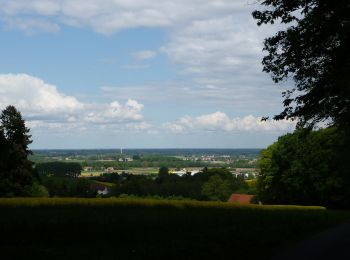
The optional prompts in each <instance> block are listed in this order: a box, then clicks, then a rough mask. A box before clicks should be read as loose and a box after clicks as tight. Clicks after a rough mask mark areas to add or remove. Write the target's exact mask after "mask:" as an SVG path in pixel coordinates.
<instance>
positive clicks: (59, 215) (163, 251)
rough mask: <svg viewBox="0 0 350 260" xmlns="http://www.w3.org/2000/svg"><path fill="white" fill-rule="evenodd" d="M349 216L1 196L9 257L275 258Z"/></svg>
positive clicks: (3, 246)
mask: <svg viewBox="0 0 350 260" xmlns="http://www.w3.org/2000/svg"><path fill="white" fill-rule="evenodd" d="M349 218H350V213H348V212H341V211H329V210H326V209H324V208H322V207H298V206H258V205H255V206H238V205H232V204H228V203H218V202H195V201H159V200H141V199H138V200H131V199H114V198H111V199H74V198H71V199H61V198H52V199H21V198H18V199H0V233H1V236H0V237H1V238H0V240H1V241H0V250H1V252H2V256H4V257H5V258H4V259H24V258H28V257H30V258H35V257H36V258H37V259H125V258H138V259H145V258H147V259H149V258H153V259H155V258H177V259H199V258H212V259H238V258H244V259H256V258H258V259H268V258H269V257H270V256H271V255H273V254H275V253H277V252H278V251H279V250H282V249H283V248H284V247H286V246H288V245H291V244H293V243H294V242H296V241H298V240H300V239H302V238H304V237H307V236H308V235H310V234H313V233H316V232H318V231H320V230H323V229H326V228H328V227H331V226H334V225H336V224H338V223H341V222H343V221H345V220H347V219H349Z"/></svg>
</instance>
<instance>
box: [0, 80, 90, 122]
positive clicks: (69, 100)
mask: <svg viewBox="0 0 350 260" xmlns="http://www.w3.org/2000/svg"><path fill="white" fill-rule="evenodd" d="M10 104H13V105H16V106H18V108H19V109H20V110H23V111H24V112H25V113H26V114H27V115H30V116H36V115H39V114H40V115H47V114H57V113H62V112H65V113H76V112H77V111H79V110H81V109H83V108H84V104H83V103H81V102H79V101H78V100H77V99H76V98H75V97H72V96H66V95H64V94H61V93H59V92H58V91H57V88H56V87H55V86H53V85H50V84H47V83H45V82H44V81H43V80H41V79H39V78H36V77H33V76H30V75H27V74H0V108H4V107H5V106H7V105H10Z"/></svg>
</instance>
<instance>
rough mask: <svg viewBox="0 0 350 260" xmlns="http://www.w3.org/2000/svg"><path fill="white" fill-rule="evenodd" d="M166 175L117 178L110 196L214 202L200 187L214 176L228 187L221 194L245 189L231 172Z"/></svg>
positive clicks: (214, 169)
mask: <svg viewBox="0 0 350 260" xmlns="http://www.w3.org/2000/svg"><path fill="white" fill-rule="evenodd" d="M165 172H166V171H164V172H163V171H162V172H160V174H159V175H158V177H157V178H153V177H150V176H147V175H131V174H124V175H119V176H120V178H119V179H118V180H116V181H114V183H115V186H114V187H113V188H112V191H111V195H112V196H120V195H121V194H129V195H135V196H142V197H145V196H155V195H157V196H161V197H171V196H181V197H184V198H191V199H196V200H210V199H214V200H216V199H217V198H216V197H215V198H214V197H212V196H208V195H209V193H203V192H202V191H203V188H202V187H203V185H204V184H205V183H206V182H208V181H209V179H210V178H211V177H213V176H219V178H220V179H222V180H223V181H224V183H226V184H227V186H228V187H229V188H228V189H227V190H226V191H225V192H224V194H227V193H228V192H230V193H232V192H233V191H235V190H238V189H243V188H246V187H247V185H246V184H245V182H244V181H243V180H241V179H237V178H236V177H234V176H233V175H232V174H231V173H230V171H228V170H227V169H224V168H212V169H204V170H203V171H202V172H200V173H197V174H195V175H193V176H191V174H185V175H184V176H182V177H180V176H178V175H175V174H164V173H165ZM226 184H225V185H226ZM225 185H224V186H225ZM225 187H226V186H225ZM226 197H227V198H228V196H226V195H225V196H222V195H221V196H220V198H219V199H220V200H226V199H227V198H226Z"/></svg>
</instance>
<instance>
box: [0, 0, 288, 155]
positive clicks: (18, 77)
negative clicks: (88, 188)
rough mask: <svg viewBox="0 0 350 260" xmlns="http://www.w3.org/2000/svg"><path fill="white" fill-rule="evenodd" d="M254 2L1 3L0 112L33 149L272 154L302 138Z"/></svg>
mask: <svg viewBox="0 0 350 260" xmlns="http://www.w3.org/2000/svg"><path fill="white" fill-rule="evenodd" d="M256 8H259V6H257V4H254V3H249V2H247V1H245V0H239V1H229V0H220V1H219V0H212V1H205V0H192V1H184V0H179V1H176V2H174V1H170V0H164V1H162V2H158V3H156V1H150V0H134V1H130V0H129V1H127V0H117V1H114V0H103V1H93V0H85V1H82V0H74V1H73V0H56V1H53V0H33V1H30V2H28V1H24V0H12V1H4V0H0V38H1V51H0V60H1V63H0V108H4V107H6V106H7V105H9V104H14V105H16V106H17V107H18V108H19V109H20V111H21V112H22V114H23V116H24V117H25V119H26V122H27V124H28V126H29V127H30V128H31V133H32V134H33V139H34V142H33V144H32V148H117V147H120V146H123V147H129V148H172V147H174V148H190V147H199V148H210V147H217V148H242V147H247V148H249V147H254V148H255V147H266V146H267V145H269V144H271V143H272V142H273V141H274V140H276V138H277V137H278V136H279V135H281V134H284V133H286V132H288V131H291V130H292V129H293V123H291V122H286V121H282V122H273V121H268V122H266V123H262V122H260V117H261V116H266V115H274V114H275V113H278V112H279V111H280V110H281V109H282V105H281V92H282V90H283V89H282V88H283V87H282V86H275V85H274V84H273V83H272V81H271V79H270V78H269V76H268V75H266V74H264V73H263V72H261V70H262V66H261V58H262V57H263V53H262V51H261V50H262V41H263V39H264V38H265V37H266V36H268V35H271V34H272V33H274V32H275V31H276V28H273V27H263V28H260V27H257V26H256V24H255V22H254V21H253V19H252V18H251V12H252V11H253V10H254V9H256Z"/></svg>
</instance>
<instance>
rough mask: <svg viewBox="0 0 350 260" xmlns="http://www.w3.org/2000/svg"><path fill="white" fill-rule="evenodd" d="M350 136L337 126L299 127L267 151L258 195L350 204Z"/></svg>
mask: <svg viewBox="0 0 350 260" xmlns="http://www.w3.org/2000/svg"><path fill="white" fill-rule="evenodd" d="M349 139H350V137H349V136H348V135H347V134H346V132H344V131H339V130H337V129H335V128H328V129H322V130H319V131H308V130H301V129H300V130H297V131H296V132H294V133H293V134H287V135H284V136H281V137H280V138H279V139H278V141H277V142H275V143H274V144H272V145H271V146H269V147H268V148H267V149H265V150H263V151H262V153H261V157H260V160H259V166H260V169H261V175H260V177H259V181H258V197H259V199H260V200H261V201H262V202H263V203H268V204H299V205H322V206H327V207H333V208H349V207H350V189H349V187H350V175H349V167H348V159H349V158H348V157H349V154H350V147H349V146H348V145H347V143H349Z"/></svg>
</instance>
